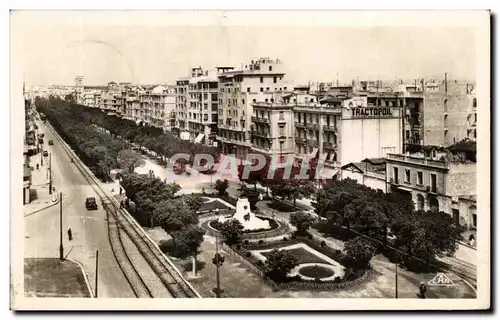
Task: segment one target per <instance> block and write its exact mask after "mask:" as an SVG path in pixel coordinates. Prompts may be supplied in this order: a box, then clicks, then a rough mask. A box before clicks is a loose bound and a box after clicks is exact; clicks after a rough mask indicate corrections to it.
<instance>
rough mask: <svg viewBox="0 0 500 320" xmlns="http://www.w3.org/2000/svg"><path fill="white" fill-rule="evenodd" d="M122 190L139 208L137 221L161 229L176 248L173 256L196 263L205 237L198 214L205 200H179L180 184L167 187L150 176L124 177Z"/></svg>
mask: <svg viewBox="0 0 500 320" xmlns="http://www.w3.org/2000/svg"><path fill="white" fill-rule="evenodd" d="M121 186H122V187H123V189H124V190H125V194H126V195H127V197H128V198H129V199H130V200H132V201H133V202H134V203H135V204H136V207H137V210H136V212H135V213H134V215H135V217H136V219H137V221H139V222H140V223H141V224H143V225H148V226H149V227H155V226H160V227H161V228H162V229H163V230H165V232H167V233H168V234H169V235H170V236H171V237H172V240H173V244H174V248H173V252H171V254H173V255H175V256H176V257H179V258H185V257H189V256H191V257H193V261H195V260H196V255H197V254H198V250H199V247H200V245H201V243H202V242H203V235H204V234H205V231H204V230H203V229H202V228H200V227H199V226H198V216H197V214H196V211H197V210H198V209H199V208H200V206H201V205H202V200H201V199H200V198H199V197H197V196H191V195H183V196H176V193H177V192H178V191H179V190H180V186H179V185H178V184H176V183H175V182H173V183H165V182H164V181H162V180H161V179H159V178H156V177H154V176H151V175H147V174H142V175H141V174H137V173H131V174H129V173H124V174H123V175H122V177H121ZM194 267H195V263H193V268H194ZM194 272H195V271H194V270H193V273H194Z"/></svg>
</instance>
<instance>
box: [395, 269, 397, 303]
mask: <svg viewBox="0 0 500 320" xmlns="http://www.w3.org/2000/svg"><path fill="white" fill-rule="evenodd" d="M395 297H396V299H397V298H398V263H397V262H396V292H395Z"/></svg>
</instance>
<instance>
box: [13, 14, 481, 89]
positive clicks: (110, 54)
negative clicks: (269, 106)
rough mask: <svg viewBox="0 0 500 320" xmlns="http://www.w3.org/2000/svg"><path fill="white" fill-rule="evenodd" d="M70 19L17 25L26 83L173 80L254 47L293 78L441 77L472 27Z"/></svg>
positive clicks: (464, 75) (240, 62)
mask: <svg viewBox="0 0 500 320" xmlns="http://www.w3.org/2000/svg"><path fill="white" fill-rule="evenodd" d="M165 14H166V13H165ZM79 21H80V23H78V22H75V21H71V22H70V21H59V20H58V19H54V22H47V21H43V22H42V21H37V20H36V19H35V20H34V21H33V22H32V23H30V24H28V25H25V26H24V28H23V34H24V36H23V43H22V47H23V49H21V53H22V57H23V60H24V65H25V67H24V78H25V81H26V83H27V85H28V86H33V85H50V84H60V85H70V84H73V83H74V77H75V76H76V75H82V76H83V77H84V83H85V84H88V85H99V84H105V83H108V82H110V81H116V82H122V81H123V82H132V83H134V84H167V83H168V84H173V83H175V80H176V79H178V78H180V77H183V76H187V75H188V72H189V68H192V67H198V66H201V67H202V68H204V69H212V68H214V67H217V66H232V67H235V68H241V67H244V66H245V65H247V64H249V63H250V61H251V60H252V59H258V58H260V57H270V58H272V59H275V58H279V59H280V60H282V61H283V64H284V67H285V72H286V75H285V79H287V80H289V81H291V82H294V83H296V84H306V83H308V82H309V81H325V82H330V81H331V82H335V81H337V77H338V80H339V83H350V82H351V81H352V80H356V79H358V78H359V79H360V80H377V79H379V80H386V81H388V80H399V79H402V80H403V81H405V82H413V79H415V78H422V77H423V78H429V79H430V78H432V79H441V78H443V75H444V73H448V76H449V78H450V79H460V80H465V81H474V80H475V78H476V77H475V72H476V61H475V46H474V45H471V44H474V43H475V37H474V30H473V29H471V28H467V27H462V28H456V27H454V28H451V27H446V26H445V27H424V28H422V27H389V26H387V27H384V26H375V27H337V26H322V27H312V26H290V27H285V26H274V27H263V26H236V25H222V23H221V24H220V25H218V26H213V25H212V26H196V25H184V26H165V25H159V26H156V25H150V26H144V25H142V26H141V25H126V24H125V23H126V22H124V21H121V20H118V22H117V23H115V24H113V25H105V24H98V23H100V22H99V21H97V22H96V23H93V22H83V21H84V20H82V19H79ZM92 21H93V20H92ZM146 35H147V36H146ZM283 39H286V41H284V40H283ZM353 39H355V41H353ZM207 53H208V54H207ZM62 65H63V66H64V68H61V67H60V66H62Z"/></svg>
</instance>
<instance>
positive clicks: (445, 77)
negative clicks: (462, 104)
mask: <svg viewBox="0 0 500 320" xmlns="http://www.w3.org/2000/svg"><path fill="white" fill-rule="evenodd" d="M444 93H446V94H447V93H448V73H445V74H444Z"/></svg>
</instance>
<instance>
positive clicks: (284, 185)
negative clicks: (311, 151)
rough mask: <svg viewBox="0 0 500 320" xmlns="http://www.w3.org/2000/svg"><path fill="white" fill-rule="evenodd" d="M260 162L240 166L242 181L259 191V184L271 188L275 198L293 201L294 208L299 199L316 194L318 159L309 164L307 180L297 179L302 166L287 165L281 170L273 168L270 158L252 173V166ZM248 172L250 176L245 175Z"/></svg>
mask: <svg viewBox="0 0 500 320" xmlns="http://www.w3.org/2000/svg"><path fill="white" fill-rule="evenodd" d="M257 165H258V161H255V162H254V163H253V164H242V165H239V166H238V178H239V179H240V181H242V182H245V183H248V184H253V185H254V189H255V190H257V184H258V183H259V184H261V185H262V186H264V187H266V188H269V190H271V193H272V195H273V197H275V196H278V197H282V198H286V199H289V200H293V204H294V207H295V206H296V201H297V199H301V198H303V197H308V196H311V195H312V194H314V193H315V191H316V187H315V178H316V177H315V174H316V159H312V160H311V161H310V162H309V163H308V170H307V173H306V175H307V177H308V178H307V179H297V177H299V176H300V173H301V172H300V170H301V168H300V166H296V165H285V166H284V167H280V168H275V169H274V170H273V168H271V165H272V162H271V159H270V158H267V159H266V160H265V164H264V166H263V167H262V169H260V170H256V171H250V170H249V169H250V167H251V166H257ZM246 172H248V174H244V173H246Z"/></svg>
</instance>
